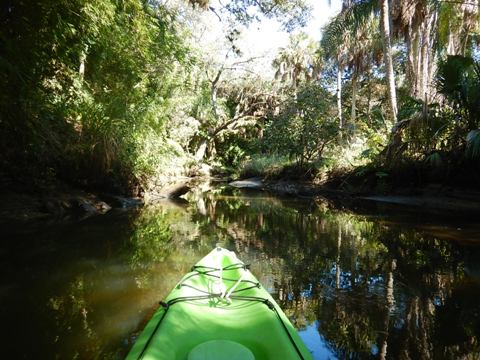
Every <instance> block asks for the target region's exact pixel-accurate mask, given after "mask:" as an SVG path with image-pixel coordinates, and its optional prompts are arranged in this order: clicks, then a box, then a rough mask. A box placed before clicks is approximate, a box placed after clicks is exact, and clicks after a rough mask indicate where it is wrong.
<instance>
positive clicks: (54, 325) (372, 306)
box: [0, 190, 480, 359]
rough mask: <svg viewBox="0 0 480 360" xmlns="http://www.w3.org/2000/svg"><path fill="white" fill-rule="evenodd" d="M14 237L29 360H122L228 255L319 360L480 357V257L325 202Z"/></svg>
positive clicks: (139, 215)
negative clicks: (189, 284)
mask: <svg viewBox="0 0 480 360" xmlns="http://www.w3.org/2000/svg"><path fill="white" fill-rule="evenodd" d="M21 230H22V231H23V229H21ZM449 236H450V237H451V231H450V232H449ZM7 238H8V239H9V240H8V241H9V242H8V246H5V247H4V252H3V253H0V255H1V256H2V258H1V261H0V265H1V266H2V274H3V275H4V277H3V279H4V280H3V284H2V289H3V290H2V292H1V293H0V295H2V304H3V305H4V306H3V309H4V310H2V312H1V315H2V319H3V320H4V323H6V324H12V325H11V326H12V331H11V334H12V335H11V336H7V337H6V338H4V340H5V343H6V344H7V347H6V350H5V353H6V354H10V352H11V354H16V355H18V357H24V358H30V357H33V356H37V357H40V358H78V359H91V358H102V359H121V358H123V356H124V355H125V353H126V352H127V351H128V349H129V346H130V345H131V343H132V341H133V340H134V339H135V335H136V334H137V333H138V331H140V330H141V329H142V328H143V326H144V323H145V321H147V320H148V318H149V317H150V316H151V314H152V311H153V310H154V308H155V304H157V303H158V301H159V300H160V299H162V298H163V297H164V296H166V295H167V294H168V292H169V291H170V290H171V288H172V287H173V286H174V285H175V283H176V282H177V281H178V280H179V279H180V278H181V277H182V275H183V274H184V273H186V272H187V271H189V269H190V267H191V266H192V264H194V263H195V262H196V261H197V260H198V259H200V258H201V257H203V256H204V255H206V254H207V253H208V252H209V251H210V250H211V249H212V247H214V246H215V245H216V244H217V243H220V244H221V245H223V246H225V247H227V248H229V249H231V250H234V251H236V252H237V254H238V256H239V258H240V259H242V260H244V261H245V262H248V263H250V264H251V265H252V271H253V272H254V274H255V275H256V276H257V277H258V279H259V280H260V281H261V283H262V284H263V285H264V287H265V288H267V289H268V290H269V291H270V292H271V293H272V294H273V296H274V297H275V298H276V299H277V300H278V302H279V304H280V306H281V307H282V308H283V309H284V311H285V313H286V314H287V315H288V316H289V317H290V319H291V320H292V322H293V323H294V325H295V326H296V327H297V328H298V329H299V331H300V334H301V336H302V337H303V338H304V339H305V341H306V343H307V345H308V346H309V348H310V349H311V350H312V352H313V354H314V356H315V358H317V359H325V358H328V357H331V358H335V357H336V358H340V359H345V358H348V359H372V358H376V359H458V358H462V359H478V358H479V356H480V355H479V354H480V345H479V337H480V300H479V299H480V281H479V279H480V265H479V264H480V250H479V249H480V246H479V245H468V246H467V245H462V244H461V243H460V242H458V241H445V240H441V239H440V238H439V237H438V236H437V237H435V236H431V235H426V234H424V233H422V232H419V231H416V230H415V229H413V228H412V227H411V226H400V225H395V224H394V222H392V221H389V223H388V226H387V225H385V222H381V221H379V220H378V219H376V218H368V217H365V216H360V215H355V214H352V213H348V212H345V211H338V210H334V209H330V208H329V207H328V206H327V205H326V204H325V203H322V202H315V201H310V200H293V199H290V200H288V199H279V198H274V197H269V196H267V195H265V193H237V192H232V191H231V190H211V191H210V192H208V193H206V195H203V196H200V197H195V198H191V199H189V201H188V202H186V201H184V202H180V203H172V202H162V203H159V204H157V205H155V206H149V207H146V208H144V209H140V210H136V211H131V212H123V213H120V214H115V213H112V214H109V215H106V216H104V217H99V218H95V219H91V220H88V221H84V222H81V223H76V224H71V225H68V226H59V227H56V228H49V229H47V230H42V231H36V232H34V233H22V232H21V231H20V232H17V233H14V232H13V233H11V234H9V236H8V237H7ZM32 238H34V239H35V242H34V243H32V241H31V239H32ZM27 245H28V246H27ZM32 279H34V280H32ZM26 323H28V324H30V326H28V327H25V326H23V324H26ZM19 333H22V334H23V335H24V336H23V337H18V336H15V335H14V334H19ZM24 338H28V339H30V340H29V341H30V342H31V344H32V346H30V347H25V346H22V344H23V340H22V339H24Z"/></svg>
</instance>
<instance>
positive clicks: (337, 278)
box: [335, 223, 342, 289]
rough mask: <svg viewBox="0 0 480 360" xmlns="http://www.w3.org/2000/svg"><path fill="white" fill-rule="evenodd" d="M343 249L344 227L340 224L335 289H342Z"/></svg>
mask: <svg viewBox="0 0 480 360" xmlns="http://www.w3.org/2000/svg"><path fill="white" fill-rule="evenodd" d="M341 249H342V227H341V225H340V223H339V224H338V236H337V261H336V262H335V289H340V275H341V273H342V270H341V269H340V251H341Z"/></svg>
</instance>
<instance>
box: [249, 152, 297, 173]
mask: <svg viewBox="0 0 480 360" xmlns="http://www.w3.org/2000/svg"><path fill="white" fill-rule="evenodd" d="M290 165H292V161H291V160H290V159H289V158H288V156H285V155H279V154H277V153H273V154H268V155H262V154H258V155H254V156H252V157H251V158H250V159H248V160H244V161H243V162H242V163H241V164H240V176H241V177H244V178H246V177H256V176H258V177H265V178H276V177H278V176H279V175H280V174H281V172H282V171H283V169H284V168H285V167H287V166H290Z"/></svg>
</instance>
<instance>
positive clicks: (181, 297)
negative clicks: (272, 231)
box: [127, 248, 311, 360]
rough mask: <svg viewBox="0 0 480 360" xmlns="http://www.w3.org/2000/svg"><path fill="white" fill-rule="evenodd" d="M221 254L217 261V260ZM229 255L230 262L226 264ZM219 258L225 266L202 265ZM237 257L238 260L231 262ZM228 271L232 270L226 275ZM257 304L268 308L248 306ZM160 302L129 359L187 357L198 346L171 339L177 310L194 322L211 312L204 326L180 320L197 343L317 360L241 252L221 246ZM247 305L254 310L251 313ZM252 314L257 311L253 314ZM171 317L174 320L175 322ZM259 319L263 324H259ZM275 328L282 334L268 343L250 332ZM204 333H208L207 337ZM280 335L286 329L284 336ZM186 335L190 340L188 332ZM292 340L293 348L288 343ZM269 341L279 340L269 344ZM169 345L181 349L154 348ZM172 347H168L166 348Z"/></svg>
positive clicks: (273, 356) (260, 356) (261, 354)
mask: <svg viewBox="0 0 480 360" xmlns="http://www.w3.org/2000/svg"><path fill="white" fill-rule="evenodd" d="M220 253H222V254H221V255H222V256H223V258H222V259H220V260H219V259H218V257H219V255H220ZM232 254H233V255H232ZM215 255H216V256H217V259H211V258H212V257H215ZM226 255H228V256H226ZM225 258H226V259H227V261H226V262H227V264H225V265H222V262H225ZM215 260H217V261H218V263H219V265H220V266H210V265H204V264H202V262H203V261H210V262H212V261H213V262H215ZM231 260H237V261H236V262H231ZM224 273H226V274H225V276H224ZM239 293H242V295H238V294H239ZM177 304H178V305H177ZM254 304H261V305H263V306H262V308H257V307H255V308H251V309H246V307H250V306H252V305H254ZM160 305H161V307H160V308H159V310H157V313H156V314H155V315H154V317H153V318H152V320H151V321H150V322H149V323H148V324H147V326H146V328H145V330H144V331H143V333H142V334H141V335H140V337H139V338H138V339H137V342H136V343H135V345H134V347H133V348H132V350H131V351H130V354H129V356H128V357H127V360H133V359H137V360H144V359H149V360H150V359H152V360H153V359H154V360H157V359H175V360H176V359H179V360H180V359H182V360H183V359H185V360H186V359H187V358H186V355H188V351H189V350H190V349H187V347H190V348H192V344H191V343H192V341H189V342H188V344H187V343H185V344H181V343H180V344H176V345H175V340H176V339H175V338H174V337H173V334H172V336H171V337H170V339H169V338H168V332H169V330H170V331H172V332H174V331H173V328H172V326H175V324H176V321H175V319H174V318H173V317H174V315H175V314H172V315H170V316H167V314H170V313H172V312H176V314H177V316H179V317H180V316H181V317H182V319H185V318H189V319H190V320H191V321H192V322H193V323H195V322H196V321H195V320H196V319H197V317H198V318H201V319H203V318H205V315H208V314H209V313H211V314H210V316H207V320H208V321H205V322H203V321H201V322H200V323H201V324H202V325H203V326H202V328H201V329H199V328H198V327H196V326H188V324H184V323H183V322H180V320H179V321H178V324H177V325H179V326H181V327H182V328H185V330H188V331H189V332H190V335H191V337H192V338H197V337H198V338H199V339H198V341H197V342H196V344H195V345H199V344H201V343H204V342H205V341H202V340H206V341H207V342H208V341H209V340H210V341H211V340H230V341H231V340H233V341H236V342H239V343H240V344H242V343H243V344H242V345H246V347H247V348H249V349H250V350H252V352H253V353H254V354H255V359H256V360H262V359H272V360H273V359H278V358H281V359H301V360H306V359H311V356H310V353H309V352H308V351H307V350H306V348H305V346H304V345H303V343H302V341H301V340H300V338H299V336H298V334H297V333H296V331H295V329H294V328H293V326H292V325H291V323H290V321H289V320H288V318H287V317H286V316H285V314H284V313H283V312H282V310H281V309H280V307H279V306H278V305H277V304H276V302H275V300H273V298H272V297H271V296H270V294H269V293H268V292H267V291H265V290H264V289H263V288H262V286H261V284H260V282H259V281H258V280H257V279H256V278H255V277H254V276H253V275H252V274H251V273H250V271H249V265H246V264H244V263H243V262H239V261H238V259H237V258H236V256H235V254H234V253H233V252H230V251H228V250H225V249H222V248H217V249H216V250H213V251H212V252H211V253H210V254H209V255H207V256H206V257H205V258H203V259H202V260H201V261H200V262H199V263H198V264H197V265H195V266H193V267H192V269H191V272H190V273H188V274H187V275H185V276H184V278H183V279H182V280H181V281H180V282H179V283H178V284H177V286H176V287H175V288H174V290H173V291H172V292H171V293H170V295H169V296H168V297H167V299H166V301H161V302H160ZM174 305H177V306H174ZM245 309H246V310H249V313H247V312H246V310H245ZM262 309H265V310H262ZM268 313H273V314H274V316H273V317H272V316H271V315H268ZM252 314H254V315H255V316H254V317H253V318H252ZM171 318H173V320H170V319H171ZM258 319H260V321H258ZM273 319H276V321H275V322H274V321H273ZM168 321H170V324H168V325H165V327H166V328H165V329H164V326H162V324H164V323H167V322H168ZM199 321H200V320H199ZM259 322H261V324H258V323H259ZM239 323H240V325H242V324H243V323H245V324H243V326H240V327H239V326H238V325H239ZM217 327H218V328H219V331H217V332H215V331H209V330H210V328H217ZM269 328H271V329H272V330H274V331H273V334H276V335H277V338H273V339H271V340H270V341H265V344H262V343H258V342H255V341H252V340H255V337H253V339H252V336H248V333H249V332H255V331H258V332H259V333H263V332H264V331H266V330H267V329H269ZM280 329H281V330H280ZM164 333H165V334H164ZM204 333H208V334H205V336H202V335H204ZM210 333H212V334H210ZM280 333H283V336H281V335H280ZM212 335H213V336H212ZM261 335H262V336H260V338H264V337H265V336H264V335H265V334H261ZM182 337H183V338H187V337H186V336H185V334H184V333H183V332H182ZM141 339H142V341H141ZM272 340H273V341H272ZM287 340H288V343H289V347H287V346H285V345H286V342H287ZM267 342H271V343H273V344H266V343H267ZM276 342H280V343H281V345H282V346H283V349H282V346H275V343H276ZM169 343H170V344H173V347H174V348H175V347H176V351H171V353H172V354H171V355H170V356H172V355H173V356H174V357H168V354H162V353H161V352H158V351H152V349H153V348H155V349H158V347H157V345H156V344H158V345H163V346H165V345H166V344H169ZM182 345H183V346H182ZM264 345H268V346H264ZM271 345H274V346H271ZM264 348H265V349H264ZM288 348H289V349H288ZM170 350H171V349H167V348H165V352H169V351H170ZM286 350H288V351H286ZM287 353H288V354H287ZM164 355H165V356H164ZM285 355H287V356H285ZM228 356H229V355H228V354H225V357H219V359H220V358H221V359H224V358H225V359H228ZM280 356H281V357H280ZM284 356H285V357H284Z"/></svg>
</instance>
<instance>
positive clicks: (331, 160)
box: [0, 0, 480, 194]
mask: <svg viewBox="0 0 480 360" xmlns="http://www.w3.org/2000/svg"><path fill="white" fill-rule="evenodd" d="M252 9H255V10H254V11H253V10H252ZM0 10H1V13H0V14H1V15H0V48H1V54H0V82H1V88H2V93H1V94H0V153H1V154H2V155H1V157H0V164H1V165H0V180H1V183H2V185H3V187H7V188H8V187H14V188H15V187H19V188H20V189H25V188H26V187H29V188H30V189H33V190H38V189H42V188H45V187H48V186H50V184H51V183H52V182H54V181H56V180H62V181H65V182H68V183H73V184H75V185H78V186H81V187H88V188H95V189H101V190H108V191H116V192H123V193H131V194H141V193H142V192H144V191H148V189H150V188H152V187H153V186H155V184H158V183H159V181H158V179H160V182H162V181H163V180H162V179H167V178H168V177H171V176H175V175H179V174H195V173H198V172H199V171H200V169H203V168H204V166H202V164H209V165H211V166H213V168H214V169H215V168H216V169H223V170H227V171H230V172H236V173H237V174H238V173H239V171H240V172H243V174H244V175H248V174H260V175H272V174H277V175H282V174H285V172H284V171H283V170H282V169H287V170H288V169H290V170H292V171H290V172H287V173H288V174H292V173H293V174H295V175H296V176H306V175H308V176H310V177H316V178H317V179H319V178H322V176H321V175H322V174H325V173H327V172H328V171H329V170H332V169H335V168H347V169H352V168H354V167H358V166H361V165H362V167H360V168H357V169H356V170H354V172H353V173H350V174H349V175H348V176H349V177H351V178H355V177H358V176H368V175H369V174H370V175H372V174H373V175H372V176H373V177H374V178H375V179H384V178H388V177H389V176H390V177H392V178H393V177H394V176H393V175H394V174H395V172H398V171H400V170H401V171H402V173H405V171H404V170H405V169H408V172H407V174H408V175H407V180H405V179H404V178H399V177H396V178H397V180H400V181H408V182H414V183H415V184H418V183H422V182H425V181H429V180H431V178H432V177H435V176H436V174H439V173H443V174H447V175H449V176H446V177H444V180H448V181H467V182H469V183H472V181H473V182H478V180H479V179H478V178H476V177H477V176H478V175H474V176H470V175H466V174H471V173H474V174H479V172H478V169H479V167H478V163H479V158H480V130H479V123H480V117H479V116H480V115H479V114H480V111H479V110H480V64H479V63H478V60H476V59H477V57H478V40H479V13H480V12H479V6H478V2H477V1H471V2H465V3H462V2H448V1H427V0H421V1H419V0H409V1H396V0H393V1H390V2H389V1H387V0H382V1H373V0H357V1H343V8H342V11H341V12H340V13H339V14H338V15H337V16H336V17H334V18H333V19H331V21H330V22H329V23H328V24H327V25H326V27H325V28H324V29H323V38H322V42H321V44H319V43H316V42H315V41H313V40H311V39H310V38H309V37H308V36H307V35H306V34H304V33H302V32H301V31H299V30H298V28H301V27H302V26H303V25H305V24H306V22H307V21H308V18H309V16H310V13H309V12H310V8H309V6H308V3H307V2H306V1H304V0H265V1H250V0H233V1H230V2H227V3H226V4H225V5H224V6H220V5H219V4H218V3H209V2H208V1H206V0H202V1H200V0H190V1H189V2H187V1H180V0H178V1H170V2H162V1H140V0H95V1H86V0H74V1H66V0H63V1H49V0H41V1H37V2H29V1H18V0H8V1H5V2H3V3H2V5H1V9H0ZM206 13H209V14H210V15H212V14H214V15H212V16H216V17H218V18H220V19H221V20H222V23H223V24H224V31H225V33H224V34H223V40H222V41H221V42H220V43H221V44H220V46H217V47H216V48H206V46H205V42H202V35H201V33H202V31H201V30H202V29H203V27H204V25H205V24H204V22H205V21H204V20H202V19H203V18H202V17H204V16H205V14H206ZM261 16H264V17H267V18H277V19H279V20H280V21H281V22H282V24H283V27H284V29H285V30H287V31H290V32H291V33H292V34H291V37H290V45H289V46H287V47H285V48H283V49H279V51H278V54H276V55H275V57H274V60H273V62H272V66H273V68H274V69H275V76H270V74H269V73H268V71H266V72H265V73H262V74H259V73H258V71H254V70H252V69H254V68H253V67H254V66H255V61H256V60H257V59H255V58H253V57H248V56H246V55H244V53H243V51H244V49H242V48H240V46H239V41H238V40H239V37H240V36H241V32H242V29H244V28H245V26H248V25H249V24H251V23H252V22H255V21H257V20H258V18H259V17H261ZM319 31H320V29H319ZM379 34H381V35H382V36H379ZM399 169H400V170H399ZM352 174H353V176H352ZM343 183H344V182H343Z"/></svg>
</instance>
